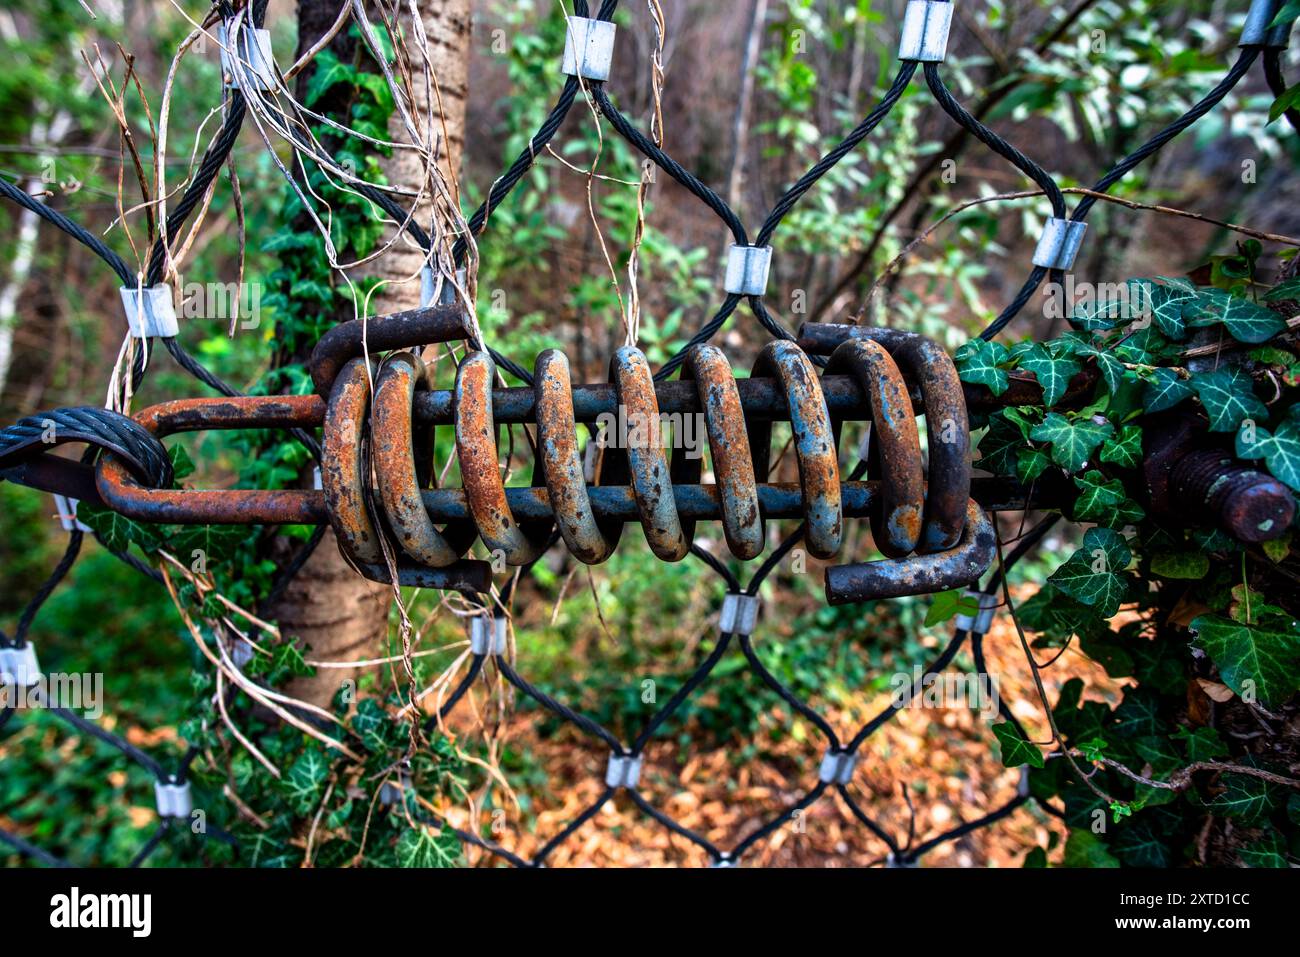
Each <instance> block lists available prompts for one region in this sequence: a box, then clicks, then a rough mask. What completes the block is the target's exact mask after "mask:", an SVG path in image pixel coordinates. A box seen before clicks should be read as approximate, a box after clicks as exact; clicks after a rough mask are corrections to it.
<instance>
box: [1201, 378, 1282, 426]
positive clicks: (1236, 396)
mask: <svg viewBox="0 0 1300 957" xmlns="http://www.w3.org/2000/svg"><path fill="white" fill-rule="evenodd" d="M1192 388H1193V389H1195V390H1196V397H1197V398H1198V399H1200V400H1201V405H1203V406H1204V407H1205V414H1206V415H1208V416H1209V418H1210V431H1211V432H1235V431H1236V430H1237V426H1239V425H1241V423H1242V422H1243V421H1244V420H1245V419H1255V420H1257V421H1261V422H1262V421H1264V420H1265V419H1266V418H1268V409H1266V408H1265V407H1264V403H1263V402H1260V401H1259V398H1258V397H1257V396H1256V395H1255V389H1254V385H1253V383H1252V382H1251V379H1250V376H1249V375H1247V374H1246V373H1244V372H1242V371H1241V370H1239V369H1219V370H1217V371H1215V372H1200V373H1197V374H1195V375H1193V376H1192Z"/></svg>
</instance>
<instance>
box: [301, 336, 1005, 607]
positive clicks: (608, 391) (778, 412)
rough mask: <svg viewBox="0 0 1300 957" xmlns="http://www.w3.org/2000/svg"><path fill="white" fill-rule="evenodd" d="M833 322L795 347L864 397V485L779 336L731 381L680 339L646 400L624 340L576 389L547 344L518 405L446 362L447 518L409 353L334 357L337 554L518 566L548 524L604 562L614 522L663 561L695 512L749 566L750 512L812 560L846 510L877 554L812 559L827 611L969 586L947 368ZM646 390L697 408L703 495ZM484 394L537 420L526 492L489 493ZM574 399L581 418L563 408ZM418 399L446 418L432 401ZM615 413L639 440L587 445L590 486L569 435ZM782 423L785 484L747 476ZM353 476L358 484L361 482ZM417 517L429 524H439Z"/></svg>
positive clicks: (982, 521)
mask: <svg viewBox="0 0 1300 957" xmlns="http://www.w3.org/2000/svg"><path fill="white" fill-rule="evenodd" d="M834 328H835V329H838V330H841V331H840V332H839V333H838V340H839V341H834V342H832V341H818V340H816V339H814V340H812V341H810V343H809V344H810V346H811V347H812V348H814V349H819V350H821V351H826V352H829V355H830V359H829V362H828V364H827V368H826V373H827V375H828V376H847V377H850V378H851V379H852V380H853V381H855V382H856V383H857V385H858V387H859V388H860V389H861V392H862V393H865V395H866V396H867V398H868V400H869V404H870V409H871V419H872V422H873V428H872V434H871V441H870V446H869V449H870V451H869V455H868V464H867V472H868V479H875V480H876V481H866V482H858V481H851V482H847V483H846V482H843V481H841V476H840V470H839V463H838V451H837V450H838V441H839V437H840V429H841V425H842V421H843V419H842V418H841V417H833V416H832V414H831V410H830V408H829V407H828V404H827V401H826V399H825V397H824V395H823V391H822V387H821V380H820V379H819V377H818V374H817V370H816V368H815V367H814V365H813V363H812V362H811V361H810V359H809V357H808V355H807V353H806V352H805V351H804V349H802V348H801V347H800V346H799V345H797V344H795V343H794V342H789V341H776V342H773V343H771V344H769V345H768V346H767V347H766V348H765V349H764V350H763V351H762V353H761V354H760V356H759V358H758V360H757V362H756V363H755V365H754V368H753V370H752V376H751V378H750V379H748V380H743V379H742V380H738V379H736V377H735V376H734V374H733V372H732V369H731V366H730V364H729V363H728V361H727V359H726V358H725V356H723V354H722V353H721V352H720V351H719V350H718V349H716V348H715V347H713V346H707V345H705V346H699V347H697V348H695V349H694V350H692V351H691V352H690V354H689V356H688V358H687V361H686V363H685V365H684V367H683V372H682V382H681V383H677V384H672V383H669V384H662V385H660V386H659V387H658V388H656V384H655V382H654V380H653V377H652V375H651V370H650V366H649V363H648V362H647V361H646V358H645V356H644V355H643V354H642V353H641V352H640V351H638V350H637V349H635V348H631V347H628V348H624V349H621V350H619V352H618V353H617V354H616V355H615V356H614V357H613V359H612V360H611V362H610V367H609V384H608V386H607V387H606V388H604V389H601V388H600V387H592V386H580V387H578V388H577V389H575V388H574V387H573V385H572V383H571V380H570V373H569V364H568V361H567V359H566V358H565V357H564V355H563V354H562V353H560V352H558V351H555V350H548V351H546V352H543V353H542V354H541V355H540V356H538V358H537V362H536V366H535V374H534V384H533V387H532V390H531V393H532V394H531V403H528V402H527V401H526V397H521V396H520V395H519V393H520V392H522V391H523V390H494V388H493V385H494V380H495V377H496V369H495V366H494V363H493V361H492V359H491V357H490V356H489V355H488V354H487V353H485V352H473V353H471V354H470V355H468V356H467V357H466V358H465V359H464V360H463V361H462V362H461V364H460V366H459V368H458V370H457V375H456V384H455V389H454V392H453V394H452V395H451V396H450V410H449V411H450V415H451V419H452V422H453V424H454V427H455V435H456V452H457V458H458V461H459V466H460V472H461V476H462V482H463V485H464V490H463V502H464V507H463V509H441V510H439V509H435V508H431V507H430V501H429V495H430V490H428V489H426V488H425V487H424V486H425V485H426V484H427V481H428V477H429V473H430V470H431V469H430V464H431V463H430V452H431V435H430V433H429V432H427V431H421V430H418V429H417V428H416V418H415V415H414V414H413V412H414V408H415V406H416V403H417V396H419V395H420V393H423V392H428V390H429V389H430V382H429V376H428V373H427V370H426V369H425V368H424V365H423V363H422V362H421V361H420V359H419V358H418V357H417V356H416V355H414V354H413V353H410V352H401V353H397V354H395V355H390V356H389V357H388V358H387V359H386V360H385V361H384V362H382V363H381V364H379V365H378V367H377V368H374V367H368V366H367V365H366V360H364V359H361V358H355V359H351V360H349V361H347V362H346V363H345V364H343V365H342V366H341V368H340V369H338V371H337V374H335V375H334V376H333V382H332V386H331V388H330V393H329V401H328V405H327V409H326V411H325V415H324V445H323V448H324V466H323V470H322V487H323V491H324V496H325V501H326V506H327V511H328V515H329V520H330V522H331V524H332V525H333V527H334V530H335V532H336V535H337V537H338V540H339V544H340V547H341V548H342V549H343V551H344V553H345V554H346V555H348V557H349V558H350V559H351V560H352V561H353V562H354V563H355V564H356V565H357V566H358V567H359V568H361V569H362V570H363V571H365V572H366V573H367V574H372V575H374V577H383V575H382V574H376V573H377V572H379V571H380V570H381V569H382V568H383V566H384V564H385V562H386V557H385V554H384V551H385V547H384V544H383V542H382V541H381V539H382V538H383V537H385V536H387V538H388V541H389V542H391V543H392V544H393V545H394V546H395V550H397V551H399V552H400V555H401V557H403V558H404V559H405V560H407V561H409V562H413V563H414V564H415V565H417V566H420V567H423V568H440V569H450V568H457V567H464V566H465V565H467V564H471V563H466V562H464V560H463V557H462V556H464V555H465V553H466V551H467V550H468V549H469V547H470V545H472V544H473V542H474V540H475V539H476V538H481V539H482V541H483V543H484V545H485V546H486V547H487V548H488V549H489V550H490V551H491V552H492V553H493V554H494V555H495V556H498V557H499V558H500V559H501V560H503V561H504V563H505V564H508V565H524V564H527V563H529V562H531V561H534V560H535V559H536V558H537V557H539V556H540V555H541V554H542V552H543V551H544V550H545V549H546V547H547V546H548V545H549V544H550V542H551V540H552V536H553V534H554V532H555V531H558V533H559V536H560V537H561V538H562V539H563V541H564V543H565V545H566V547H567V548H568V550H569V551H570V552H571V553H572V554H573V555H574V556H575V557H576V558H578V559H579V560H580V561H583V562H586V563H588V564H596V563H600V562H603V561H605V560H606V559H607V558H609V556H610V555H611V554H612V553H613V551H614V549H615V547H616V546H617V544H618V541H619V538H620V536H621V533H622V530H623V525H624V524H625V522H627V521H629V520H634V521H639V523H640V525H641V527H642V530H643V532H644V534H645V537H646V541H647V542H648V544H649V546H650V548H651V550H652V551H653V553H654V554H655V555H656V556H658V557H659V558H660V559H662V560H664V561H677V560H679V559H681V558H682V557H684V556H685V555H686V554H687V552H688V551H689V549H690V545H691V542H692V539H693V536H694V532H695V526H696V522H697V520H698V519H700V518H715V519H720V520H721V522H722V527H723V532H724V535H725V538H726V541H727V545H728V547H729V549H730V550H731V552H732V553H733V554H734V555H735V556H737V557H738V558H741V559H745V560H748V559H752V558H755V557H757V556H758V555H759V554H760V553H761V552H762V551H763V547H764V543H765V540H766V536H765V534H764V518H765V517H796V516H797V517H801V518H802V519H803V520H804V534H805V541H806V545H807V548H808V551H809V552H810V553H811V554H812V555H814V556H816V557H818V558H823V559H825V558H833V557H834V556H835V555H836V554H838V552H839V550H840V547H841V544H842V540H843V519H844V516H845V514H846V504H847V506H848V508H847V511H848V512H850V513H852V514H864V513H865V514H867V515H869V517H870V519H871V524H872V530H873V538H874V539H875V542H876V545H877V547H878V548H879V549H880V551H881V552H882V553H883V554H884V555H885V556H886V560H885V561H877V562H867V563H858V564H850V565H840V566H831V567H829V568H828V569H827V572H826V587H827V596H828V598H829V600H831V601H832V602H848V601H864V600H869V599H875V598H884V597H897V596H899V595H903V594H920V593H925V592H930V591H936V590H942V589H946V588H951V587H956V586H958V585H964V584H968V583H969V582H971V581H973V580H974V579H975V578H977V577H978V576H979V575H980V574H981V573H982V572H983V571H984V570H985V569H987V567H988V565H989V564H990V562H991V560H992V554H993V547H994V545H993V532H992V528H991V526H990V524H989V522H988V520H987V519H986V518H985V516H984V513H983V511H982V510H981V509H980V507H979V506H978V505H977V504H976V503H975V502H974V501H973V500H972V499H971V498H970V484H971V464H970V442H969V430H968V424H967V416H966V407H965V402H964V399H963V395H962V388H961V384H960V382H959V381H958V379H957V374H956V370H955V369H954V367H953V365H952V362H951V360H950V359H949V358H948V356H947V355H946V354H945V353H944V352H943V351H942V350H941V349H940V348H939V347H938V346H937V345H935V344H934V343H933V342H931V341H930V340H928V339H925V338H923V337H921V336H917V335H913V334H908V333H897V332H893V331H890V330H878V329H858V328H856V327H855V328H852V329H851V330H849V332H850V334H847V335H846V334H845V333H844V331H843V330H845V329H847V328H848V327H834ZM823 339H824V337H823ZM900 364H901V366H902V369H906V370H908V372H909V373H910V375H911V377H912V379H913V380H914V381H915V383H916V385H917V387H918V388H919V392H920V396H921V399H922V404H923V407H924V411H925V415H926V421H927V422H928V423H929V428H928V443H927V447H928V453H929V473H930V478H929V484H928V488H927V484H926V479H925V470H924V467H923V464H924V463H923V453H922V448H921V442H920V437H919V433H918V429H917V424H916V413H915V410H914V408H913V404H912V399H911V395H910V393H909V388H908V383H907V381H906V380H905V379H904V376H903V371H902V369H900ZM332 372H333V370H331V373H332ZM372 375H373V377H374V386H373V401H372V398H371V377H372ZM764 382H765V383H766V387H767V388H768V389H769V390H770V389H771V388H772V387H773V386H774V387H775V390H776V392H777V401H776V402H775V403H774V402H772V401H771V400H770V398H769V400H768V401H767V402H766V403H755V402H752V401H751V402H750V404H749V407H747V405H746V401H745V399H744V397H743V396H742V389H743V390H744V391H745V392H748V393H750V394H751V396H752V393H754V391H755V390H754V388H753V384H754V383H764ZM683 383H684V385H683ZM747 384H748V385H747ZM683 389H686V390H689V391H690V392H691V393H693V396H687V395H684V394H683ZM660 393H664V395H665V398H667V399H668V400H669V401H670V403H671V404H673V405H674V406H675V407H678V408H682V407H689V406H692V405H693V406H694V410H695V411H698V412H699V413H700V414H701V415H702V418H703V422H704V425H705V431H706V434H707V439H708V445H709V451H710V459H711V464H712V470H713V473H714V478H715V484H714V485H701V484H700V481H701V478H702V473H703V462H702V459H701V458H700V457H699V456H698V455H691V454H685V453H686V450H684V449H683V448H682V447H681V443H680V442H678V443H674V444H675V446H677V447H675V448H673V449H672V450H671V453H670V454H666V453H665V449H664V448H663V444H662V442H661V441H660V435H661V433H660V430H659V428H658V425H657V423H659V422H660V414H661V403H660ZM670 393H671V394H670ZM494 395H504V396H506V397H507V398H508V399H509V400H510V403H511V405H512V410H511V414H510V415H509V416H508V418H509V419H511V420H512V421H533V422H535V423H536V426H537V436H536V449H535V465H534V474H533V481H532V488H528V489H520V488H507V487H506V485H505V482H504V481H503V478H502V474H501V464H500V454H499V452H500V450H499V448H498V444H497V432H498V427H499V426H500V424H501V421H500V420H499V418H498V417H497V416H496V415H495V414H494ZM579 397H581V400H582V403H581V404H582V415H581V416H580V415H579V414H578V412H577V411H575V401H576V400H577V399H578V398H579ZM429 398H432V399H433V404H434V406H435V407H436V408H442V409H444V410H445V407H446V402H447V397H445V395H443V396H437V395H434V396H430V397H429ZM691 398H693V399H694V402H693V403H692V402H691V401H690V400H691ZM529 404H531V408H527V406H528V405H529ZM759 405H762V406H763V407H762V408H759V407H758V406H759ZM615 407H618V408H619V409H620V410H621V412H622V414H623V415H624V416H625V418H626V419H627V420H631V421H640V422H648V423H656V425H655V426H654V427H651V428H648V429H645V430H644V431H643V432H642V433H641V434H642V436H643V440H642V441H628V442H616V443H614V444H613V445H612V446H607V447H605V448H604V450H603V460H602V465H601V468H600V471H599V476H598V477H597V478H596V480H595V482H594V483H593V484H590V485H589V484H588V476H587V475H586V472H585V469H584V462H583V454H582V451H581V447H580V443H579V438H578V423H579V421H580V420H583V419H585V420H586V421H588V422H589V421H590V420H591V418H592V412H593V411H594V410H596V409H598V408H599V409H601V410H603V411H604V412H606V413H611V412H613V411H614V408H615ZM521 413H522V414H521ZM444 415H445V411H444ZM436 417H437V416H435V418H436ZM787 418H788V419H789V421H790V422H791V425H792V431H793V446H794V450H795V457H796V460H797V464H798V470H799V483H798V486H796V487H791V486H790V484H789V483H786V484H784V485H782V484H768V483H767V482H766V479H767V476H768V471H769V466H770V462H771V445H772V422H773V421H774V420H775V419H787ZM372 467H373V471H374V474H375V476H376V481H375V483H374V484H375V488H374V489H373V490H371V489H370V488H369V485H370V482H369V481H368V479H367V476H369V475H370V473H371V468H372ZM846 499H848V500H849V501H848V502H847V503H846ZM439 511H441V512H442V513H443V514H442V515H439V514H438V512H439ZM436 518H444V519H447V520H448V521H447V523H446V524H445V526H444V527H443V528H441V529H439V528H438V527H437V525H436V524H435V519H436ZM390 533H391V534H390Z"/></svg>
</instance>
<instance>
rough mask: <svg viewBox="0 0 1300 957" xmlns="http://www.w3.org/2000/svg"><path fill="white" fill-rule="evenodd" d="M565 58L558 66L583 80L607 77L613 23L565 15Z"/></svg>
mask: <svg viewBox="0 0 1300 957" xmlns="http://www.w3.org/2000/svg"><path fill="white" fill-rule="evenodd" d="M565 20H567V21H568V25H567V29H566V30H565V31H564V60H563V62H562V64H561V66H560V69H561V70H562V71H563V72H564V73H567V74H568V75H569V76H580V77H582V78H583V79H584V80H598V81H604V80H608V79H609V71H610V68H611V67H612V66H613V65H614V34H615V32H616V31H615V28H614V24H613V23H611V22H610V21H609V20H592V19H590V18H588V17H565Z"/></svg>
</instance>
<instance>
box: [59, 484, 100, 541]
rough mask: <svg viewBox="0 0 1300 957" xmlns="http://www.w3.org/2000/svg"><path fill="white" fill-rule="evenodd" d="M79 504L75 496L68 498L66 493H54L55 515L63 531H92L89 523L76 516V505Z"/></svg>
mask: <svg viewBox="0 0 1300 957" xmlns="http://www.w3.org/2000/svg"><path fill="white" fill-rule="evenodd" d="M78 504H80V503H79V502H78V501H77V500H76V499H75V498H68V496H66V495H60V494H59V493H58V492H55V493H54V508H55V515H56V517H57V518H58V520H59V524H60V525H62V526H63V530H64V531H65V532H93V531H94V529H92V528H91V527H90V526H89V525H87V524H86V523H85V522H83V521H81V519H79V518H77V505H78Z"/></svg>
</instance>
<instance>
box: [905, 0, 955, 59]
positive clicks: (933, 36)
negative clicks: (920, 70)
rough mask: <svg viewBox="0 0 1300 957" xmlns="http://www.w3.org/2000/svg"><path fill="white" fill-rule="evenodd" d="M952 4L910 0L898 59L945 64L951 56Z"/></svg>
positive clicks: (928, 0) (927, 0)
mask: <svg viewBox="0 0 1300 957" xmlns="http://www.w3.org/2000/svg"><path fill="white" fill-rule="evenodd" d="M951 28H952V4H951V3H936V2H934V0H908V3H907V9H906V10H905V11H904V12H903V28H902V30H901V31H900V33H901V35H900V37H899V40H898V58H899V59H900V60H914V61H916V62H917V63H942V62H943V60H944V57H946V56H947V55H948V32H949V30H950V29H951Z"/></svg>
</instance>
